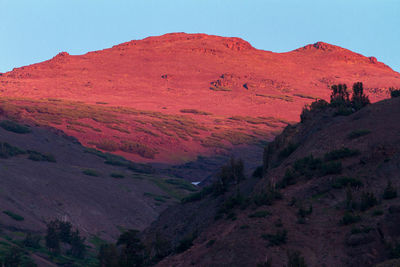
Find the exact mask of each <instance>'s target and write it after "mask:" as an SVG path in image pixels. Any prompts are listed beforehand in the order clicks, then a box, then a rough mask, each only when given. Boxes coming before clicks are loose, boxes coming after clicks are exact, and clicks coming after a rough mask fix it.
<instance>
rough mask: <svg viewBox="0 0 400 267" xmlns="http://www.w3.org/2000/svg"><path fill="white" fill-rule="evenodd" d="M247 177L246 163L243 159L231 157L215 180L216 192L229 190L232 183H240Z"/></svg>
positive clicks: (217, 193)
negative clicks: (245, 172) (245, 171)
mask: <svg viewBox="0 0 400 267" xmlns="http://www.w3.org/2000/svg"><path fill="white" fill-rule="evenodd" d="M244 179H245V175H244V165H243V161H242V160H241V159H238V160H235V159H234V158H231V160H230V161H229V163H228V164H226V165H224V166H222V168H221V170H220V172H219V174H218V176H217V181H215V183H214V185H213V187H214V189H213V190H214V193H215V194H216V195H219V194H222V193H224V192H226V191H227V190H228V187H229V186H230V185H231V184H238V183H240V182H241V181H242V180H244Z"/></svg>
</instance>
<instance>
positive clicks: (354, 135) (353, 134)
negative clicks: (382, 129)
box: [347, 129, 371, 140]
mask: <svg viewBox="0 0 400 267" xmlns="http://www.w3.org/2000/svg"><path fill="white" fill-rule="evenodd" d="M370 133H371V131H370V130H366V129H358V130H355V131H352V132H350V133H349V134H348V135H347V138H348V139H350V140H352V139H356V138H359V137H361V136H364V135H368V134H370Z"/></svg>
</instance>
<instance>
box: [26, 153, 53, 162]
mask: <svg viewBox="0 0 400 267" xmlns="http://www.w3.org/2000/svg"><path fill="white" fill-rule="evenodd" d="M27 152H28V154H29V156H28V159H30V160H33V161H48V162H56V158H55V157H54V156H53V155H52V154H49V153H46V154H42V153H40V152H37V151H34V150H28V151H27Z"/></svg>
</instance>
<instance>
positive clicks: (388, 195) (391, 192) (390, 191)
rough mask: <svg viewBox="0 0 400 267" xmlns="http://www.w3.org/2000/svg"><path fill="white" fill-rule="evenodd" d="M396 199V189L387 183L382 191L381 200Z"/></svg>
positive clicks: (389, 182) (390, 183)
mask: <svg viewBox="0 0 400 267" xmlns="http://www.w3.org/2000/svg"><path fill="white" fill-rule="evenodd" d="M396 197H397V189H396V188H395V187H394V186H393V185H392V182H391V181H388V183H387V186H386V188H385V190H384V191H383V199H392V198H396Z"/></svg>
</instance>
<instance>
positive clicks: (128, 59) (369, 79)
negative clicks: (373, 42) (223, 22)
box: [0, 33, 400, 164]
mask: <svg viewBox="0 0 400 267" xmlns="http://www.w3.org/2000/svg"><path fill="white" fill-rule="evenodd" d="M357 81H361V82H363V83H364V86H365V90H366V92H367V94H368V95H369V97H370V99H371V100H372V101H373V102H375V101H378V100H381V99H384V98H387V96H388V88H389V87H400V74H399V73H397V72H395V71H393V70H392V69H391V68H390V67H388V66H386V65H385V64H383V63H381V62H378V61H377V59H376V58H374V57H365V56H362V55H360V54H357V53H354V52H351V51H349V50H347V49H344V48H341V47H338V46H334V45H330V44H327V43H323V42H318V43H315V44H311V45H307V46H305V47H302V48H299V49H296V50H293V51H290V52H286V53H273V52H270V51H263V50H258V49H255V48H253V47H252V46H251V45H250V44H249V43H248V42H246V41H244V40H242V39H239V38H225V37H219V36H212V35H206V34H185V33H172V34H166V35H162V36H157V37H149V38H145V39H143V40H134V41H130V42H127V43H123V44H120V45H116V46H114V47H112V48H109V49H104V50H101V51H95V52H89V53H87V54H84V55H76V56H75V55H69V54H68V53H67V52H62V53H60V54H58V55H57V56H55V57H54V58H52V59H50V60H47V61H44V62H41V63H37V64H33V65H29V66H25V67H21V68H16V69H14V70H12V71H10V72H7V73H3V74H1V76H0V93H1V99H0V100H1V102H2V104H1V105H2V109H3V111H4V113H6V114H7V115H8V116H10V117H13V118H17V119H20V120H30V121H32V120H33V121H34V122H35V123H37V124H39V125H50V126H52V127H55V128H58V129H60V130H62V131H64V132H65V133H67V134H68V135H71V136H75V137H76V138H78V140H79V141H80V142H81V143H82V144H83V145H85V146H89V147H96V148H97V149H100V150H103V151H110V152H113V153H116V154H119V155H122V156H124V157H126V158H128V159H130V160H134V161H136V162H158V163H173V164H178V163H179V164H181V163H185V162H190V161H195V160H196V159H197V157H198V156H199V155H200V156H213V155H223V156H224V155H229V154H231V153H232V151H231V149H232V148H234V147H237V146H238V145H241V146H242V147H243V146H245V147H248V148H251V149H252V150H255V151H261V147H262V146H259V144H260V142H263V141H265V140H268V141H270V140H272V139H273V137H274V136H275V135H276V134H278V133H279V132H280V131H281V129H283V128H284V127H285V126H286V125H287V124H288V123H290V122H292V121H297V120H298V114H299V113H300V112H301V109H302V108H303V106H304V105H305V104H308V103H310V102H312V101H313V100H315V99H317V98H323V99H327V98H329V95H330V90H329V88H330V86H331V85H333V84H337V83H347V84H348V85H351V84H352V83H354V82H357Z"/></svg>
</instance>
